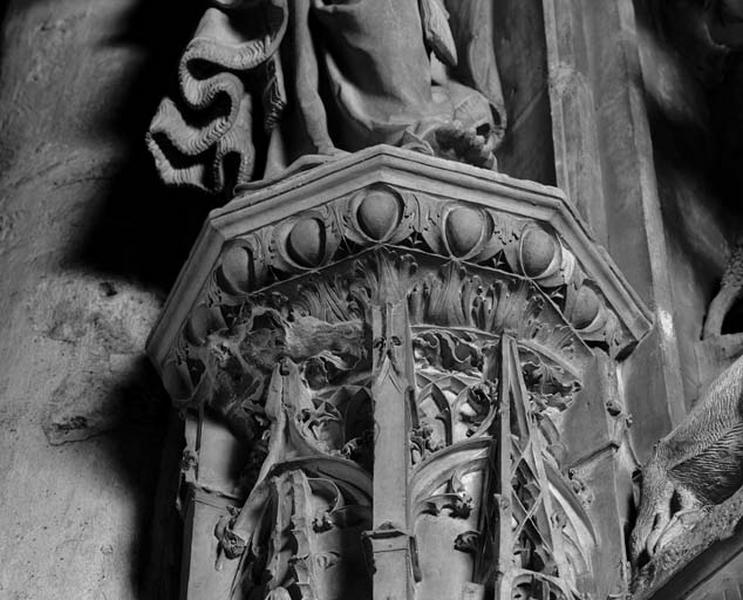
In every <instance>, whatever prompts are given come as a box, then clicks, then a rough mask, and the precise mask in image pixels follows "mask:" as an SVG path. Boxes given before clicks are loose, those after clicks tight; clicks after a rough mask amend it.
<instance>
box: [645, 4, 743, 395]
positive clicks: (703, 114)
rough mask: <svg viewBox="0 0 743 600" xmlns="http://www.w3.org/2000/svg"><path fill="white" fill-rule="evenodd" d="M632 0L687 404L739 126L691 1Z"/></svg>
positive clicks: (726, 221)
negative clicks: (731, 151)
mask: <svg viewBox="0 0 743 600" xmlns="http://www.w3.org/2000/svg"><path fill="white" fill-rule="evenodd" d="M635 4H636V9H637V14H638V29H639V31H640V33H641V38H640V39H641V44H640V48H641V59H642V68H643V80H644V86H645V90H646V104H647V106H648V116H649V118H650V124H651V133H652V140H653V151H654V161H655V166H656V174H657V178H658V189H659V195H660V200H661V205H662V211H663V222H664V229H665V237H666V240H667V244H668V270H669V273H670V275H671V277H670V279H671V283H672V291H673V302H674V307H675V311H674V321H675V325H676V330H677V338H678V345H679V354H680V359H681V365H682V369H681V372H682V375H683V378H684V399H685V405H686V408H687V409H688V408H689V407H690V406H691V404H692V402H693V401H694V400H695V399H696V398H697V397H698V396H699V393H700V387H701V386H703V384H704V383H705V380H706V379H707V378H708V377H707V376H706V375H705V374H704V373H700V367H698V364H697V363H698V357H697V352H698V347H699V340H700V338H701V332H702V324H703V322H704V317H705V313H706V310H707V306H708V304H709V302H710V300H711V299H712V297H713V296H714V294H715V293H716V291H717V286H718V285H719V281H720V277H721V276H722V272H723V270H724V267H725V260H726V255H727V246H728V240H732V239H733V238H734V237H735V235H736V230H738V229H739V227H738V225H739V223H740V216H739V212H740V211H739V209H737V207H736V204H737V203H738V202H739V200H738V198H737V193H736V186H735V182H734V181H733V180H732V178H731V171H730V167H731V166H732V165H731V161H730V158H731V156H730V154H729V152H728V150H729V148H728V145H727V144H726V142H725V140H724V137H725V136H729V135H731V132H732V131H740V129H739V128H738V125H737V123H736V120H737V117H735V115H731V110H732V111H735V109H733V106H735V104H734V103H735V98H733V97H731V93H732V92H733V86H731V85H729V84H730V82H729V81H727V82H726V81H725V78H726V71H727V69H726V63H727V62H728V59H729V57H728V56H726V53H725V52H724V51H723V50H722V49H721V48H717V49H715V48H714V47H711V46H710V45H709V44H710V43H711V42H707V43H705V42H704V39H703V34H702V33H701V32H700V31H699V30H698V29H697V28H698V27H701V25H700V24H701V23H702V21H703V18H702V14H701V13H699V12H695V10H696V9H695V8H694V5H693V3H685V2H678V3H675V4H669V5H668V6H665V7H664V6H663V4H664V3H659V2H653V1H637V2H635ZM731 117H732V118H731ZM734 169H735V167H734ZM702 362H703V363H704V362H706V361H705V360H704V357H702ZM701 370H703V367H702V369H701ZM715 374H716V373H714V372H713V373H711V374H710V375H712V376H714V375H715Z"/></svg>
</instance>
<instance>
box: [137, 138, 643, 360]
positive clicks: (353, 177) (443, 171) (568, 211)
mask: <svg viewBox="0 0 743 600" xmlns="http://www.w3.org/2000/svg"><path fill="white" fill-rule="evenodd" d="M410 176H418V177H419V179H417V180H416V181H414V182H411V180H410V179H409V177H410ZM411 183H415V184H418V185H417V186H413V187H411ZM372 184H387V185H391V186H397V187H403V188H408V189H411V190H412V189H415V191H418V192H422V193H430V194H432V195H436V196H441V195H443V194H446V192H447V191H450V192H452V193H453V194H452V196H450V197H447V199H448V200H451V201H456V200H462V201H466V202H468V203H469V204H471V205H480V206H481V207H488V208H490V209H496V210H498V209H500V210H501V211H503V212H505V213H508V214H509V215H511V216H513V217H517V218H518V217H522V218H524V217H525V218H531V219H536V220H539V221H542V222H543V223H544V224H548V225H550V226H552V227H553V228H554V229H555V231H556V232H557V233H558V234H559V236H560V237H561V238H562V239H563V240H564V241H565V243H566V245H567V246H568V247H569V248H570V251H571V252H572V253H573V254H574V255H575V256H576V258H577V259H578V261H579V264H580V265H581V266H582V267H583V269H584V270H585V271H586V274H587V275H588V277H589V278H591V279H592V280H594V281H596V282H597V284H598V286H599V288H600V289H601V291H602V293H603V294H604V295H605V297H606V299H607V302H608V304H609V306H611V307H612V308H613V309H614V311H615V312H616V314H617V316H618V317H619V318H620V320H621V322H622V323H623V325H624V326H625V327H627V329H628V331H629V332H630V334H631V335H632V337H633V338H634V341H635V343H636V342H639V341H640V340H641V339H642V338H643V337H644V336H645V335H646V334H647V333H648V332H649V331H650V329H651V327H652V324H653V316H652V312H651V311H650V310H649V309H648V308H647V307H646V306H645V305H644V303H643V302H642V300H641V299H640V298H639V296H638V295H637V293H636V292H635V291H634V290H633V289H632V288H631V287H630V286H629V284H628V283H627V281H626V279H625V278H624V276H623V275H622V274H621V273H620V272H619V270H618V268H617V267H616V265H615V263H614V261H613V260H612V259H611V257H610V256H609V255H608V253H607V252H606V250H605V249H603V248H602V247H600V246H598V245H597V244H596V242H595V241H594V239H593V237H592V236H591V234H590V232H589V231H588V227H587V225H586V223H585V222H584V221H583V220H582V219H581V218H580V216H579V215H578V214H577V211H576V209H575V207H574V206H573V205H572V204H571V203H570V202H569V201H568V200H567V198H566V197H565V195H564V194H563V193H562V192H561V191H560V190H559V189H557V188H554V187H550V186H545V185H542V184H538V183H534V182H531V181H523V180H517V179H512V178H510V177H508V176H506V175H503V174H499V173H494V172H492V171H487V170H485V169H478V168H476V167H471V166H468V165H463V164H460V163H452V162H450V161H447V160H444V159H440V158H436V157H429V156H426V155H422V154H420V153H416V152H411V151H408V150H402V149H399V148H394V147H391V146H384V145H381V146H375V147H372V148H368V149H366V150H363V151H361V152H358V153H355V154H352V155H350V156H348V157H344V158H342V159H339V160H337V161H334V162H331V163H328V164H326V165H322V166H319V167H316V168H314V169H311V170H309V171H304V172H299V173H297V174H295V175H293V176H291V177H289V178H287V179H286V180H283V181H280V182H278V183H275V184H271V185H269V186H267V187H266V188H263V189H258V190H253V191H250V192H248V193H244V194H241V195H238V196H237V197H236V198H235V199H234V200H232V201H231V202H230V203H228V204H227V205H226V206H224V207H222V208H220V209H216V210H214V211H212V212H211V213H210V215H209V217H208V219H207V221H206V223H205V224H204V226H203V228H202V230H201V232H200V234H199V237H198V239H197V242H196V244H195V245H194V247H193V248H192V251H191V253H190V255H189V257H188V260H187V261H186V264H185V266H184V268H183V269H182V271H181V273H180V274H179V276H178V279H177V280H176V283H175V285H174V287H173V291H172V292H171V294H170V296H169V298H168V300H167V302H166V304H165V307H164V309H163V312H162V314H161V317H160V319H159V320H158V322H157V324H156V326H155V328H154V329H153V331H152V334H151V335H150V338H149V340H148V343H147V350H148V353H149V354H150V356H151V357H152V360H153V362H154V363H155V366H156V368H157V369H158V371H160V370H161V368H162V364H163V361H164V360H165V358H166V355H167V353H168V351H169V349H170V348H171V347H172V344H173V342H174V340H175V339H176V337H177V335H178V332H179V331H180V328H181V326H182V324H183V322H184V320H185V319H186V317H187V315H188V313H189V312H190V311H191V310H192V309H193V306H194V305H195V303H196V300H197V298H198V297H199V295H200V294H201V293H202V292H203V289H204V286H205V284H206V282H207V281H208V279H209V275H210V273H211V271H212V270H213V268H214V267H215V265H216V263H217V261H218V259H219V256H220V253H221V251H222V248H223V246H224V244H225V243H226V242H227V241H228V240H230V239H232V238H234V237H237V236H238V235H243V234H245V233H247V232H249V231H254V230H257V229H260V228H261V227H264V226H267V225H269V224H273V223H277V222H278V221H280V220H281V219H282V218H284V217H288V216H290V215H294V214H297V213H300V212H303V211H307V210H312V209H313V208H315V207H318V206H320V205H323V204H327V203H329V202H331V201H334V200H337V199H339V198H341V197H342V196H344V195H348V194H352V193H354V192H357V191H359V190H361V189H363V188H365V187H368V186H369V185H372ZM328 186H333V187H334V188H335V189H334V190H333V193H332V194H329V193H328V191H327V188H328ZM441 186H445V187H443V188H442V187H441ZM457 190H459V192H460V194H457V193H456V192H457ZM462 191H466V193H467V196H466V197H458V196H461V192H462ZM478 195H480V196H481V197H478ZM246 224H249V226H247V227H246Z"/></svg>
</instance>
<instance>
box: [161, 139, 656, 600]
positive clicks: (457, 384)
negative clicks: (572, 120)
mask: <svg viewBox="0 0 743 600" xmlns="http://www.w3.org/2000/svg"><path fill="white" fill-rule="evenodd" d="M649 327H650V321H649V313H648V311H647V309H646V308H645V307H644V306H643V305H642V303H641V302H639V300H638V299H637V297H636V296H635V295H634V293H633V292H632V291H631V290H630V289H629V287H628V286H627V284H626V282H625V281H624V280H623V278H622V277H621V276H620V275H619V273H618V272H617V271H616V268H615V267H614V266H613V264H612V263H611V261H610V260H609V259H608V258H607V256H606V254H605V253H603V252H602V251H600V250H599V249H597V248H596V246H595V244H594V243H593V242H592V240H591V239H590V237H589V236H588V234H587V233H586V231H585V229H584V226H583V225H582V223H581V222H580V221H579V220H578V218H577V217H576V215H575V212H574V209H573V208H572V207H571V206H570V205H569V204H568V203H567V202H566V200H565V198H564V197H562V195H561V194H560V193H559V191H558V190H555V189H553V188H546V187H544V186H539V185H536V184H531V183H529V182H519V181H515V180H512V179H509V178H508V177H505V176H502V175H498V174H495V173H492V172H488V171H485V170H481V169H476V168H471V167H467V166H463V165H456V164H454V163H451V162H447V161H444V160H441V159H436V158H431V157H426V156H422V155H420V154H415V153H412V152H409V151H405V150H399V149H394V148H390V147H377V148H371V149H368V150H365V151H362V152H359V153H357V154H355V155H352V156H349V157H347V158H345V159H341V160H339V161H337V162H333V163H329V164H327V165H325V166H323V167H318V168H316V169H315V170H313V171H309V172H305V173H301V174H298V175H296V176H295V177H293V178H291V179H289V180H287V181H284V182H282V183H279V184H276V185H275V186H271V187H269V188H265V189H263V190H261V191H258V192H254V193H252V194H247V195H245V196H244V197H238V198H236V199H235V200H234V201H233V202H232V203H230V204H229V205H228V206H227V207H225V208H224V209H220V210H218V211H215V212H213V213H212V214H211V216H210V219H209V222H208V224H207V226H206V227H205V229H204V231H203V232H202V235H201V238H200V240H199V242H198V243H197V245H196V248H195V249H194V251H193V253H192V255H191V259H190V262H189V264H188V265H187V266H186V267H185V269H184V271H183V272H182V274H181V276H180V278H179V281H178V283H177V284H176V288H175V290H174V292H173V294H172V295H171V298H170V300H169V302H168V304H167V306H166V308H165V312H164V314H163V317H162V319H161V321H160V323H159V325H158V327H157V328H156V330H155V331H154V332H153V335H152V338H151V340H150V345H149V349H150V353H151V356H152V357H153V360H154V362H155V364H156V365H157V367H158V369H159V370H160V372H161V373H162V376H163V380H164V382H165V384H166V387H167V388H168V390H169V391H170V393H171V395H172V397H173V400H174V402H175V403H176V404H177V405H178V406H180V407H181V408H182V409H183V410H184V411H185V414H186V418H187V439H188V440H189V442H188V444H189V450H190V451H191V452H193V453H194V456H195V457H196V458H197V464H198V469H197V470H196V471H195V472H194V474H193V477H192V479H191V480H190V482H189V485H191V486H193V487H195V488H197V489H199V490H205V491H207V492H208V493H214V494H221V495H225V496H228V497H230V498H234V503H235V504H237V505H239V506H241V508H240V509H239V511H238V512H237V513H236V514H234V515H227V514H225V515H223V519H222V520H219V519H215V520H214V522H213V523H211V528H212V529H213V528H214V526H215V525H218V531H217V534H218V536H219V541H217V540H216V538H213V539H211V540H205V539H197V538H193V541H192V548H193V547H194V545H196V546H198V545H199V544H201V546H198V547H199V548H200V549H201V552H202V556H209V553H210V552H211V551H212V549H213V548H214V547H215V546H216V545H217V543H219V544H220V545H221V546H220V547H221V552H222V553H223V554H224V555H225V556H227V557H229V556H234V555H236V554H240V560H231V561H230V560H225V561H223V563H222V564H223V570H222V571H221V572H216V571H215V574H214V575H213V577H214V578H215V580H218V581H220V582H223V580H224V579H218V578H229V579H230V584H229V588H230V589H231V592H230V594H231V596H228V597H233V598H242V599H247V598H250V599H251V600H252V599H253V598H261V599H265V598H271V599H275V598H289V597H292V598H294V597H301V598H316V599H317V600H334V599H342V598H349V597H358V598H374V599H377V598H380V599H382V598H384V599H387V598H395V599H399V600H402V599H406V600H407V599H410V600H412V599H414V598H418V599H425V600H436V599H438V598H441V599H442V600H443V599H446V600H450V599H451V598H476V599H482V598H486V597H493V598H497V599H498V600H506V599H508V600H511V599H512V598H515V597H524V598H529V597H535V598H554V599H556V600H577V599H579V598H586V597H588V595H590V594H605V593H608V591H607V589H608V586H609V583H608V582H606V581H604V579H605V578H603V577H599V578H597V577H595V575H596V573H597V572H598V570H600V569H601V568H602V566H601V565H605V564H614V563H616V562H617V561H618V560H623V556H621V553H619V554H620V555H615V554H616V553H617V551H615V550H613V549H612V548H613V547H612V546H609V545H605V544H602V543H601V542H602V541H603V538H606V537H607V536H609V535H613V534H612V533H611V532H614V531H620V530H621V524H620V523H619V522H618V521H617V520H615V521H608V520H606V519H605V518H603V517H605V515H603V516H602V515H601V513H598V512H596V511H597V510H598V508H597V506H598V505H600V504H602V503H605V502H616V498H615V493H614V487H613V484H612V485H607V486H604V487H602V486H601V485H600V484H598V483H597V481H598V478H602V477H603V478H604V479H607V478H606V471H605V467H601V466H597V465H599V463H601V461H603V460H605V458H604V456H605V452H604V450H605V449H606V448H613V447H614V445H616V443H617V442H616V440H614V437H615V432H614V431H613V430H612V429H611V427H610V426H609V423H608V422H607V415H606V410H607V409H606V407H605V403H606V402H607V401H608V399H609V398H615V397H616V393H617V392H616V390H614V391H613V392H611V391H610V389H609V388H611V387H612V386H613V385H614V384H612V383H611V378H610V377H608V378H607V377H604V378H603V379H602V378H601V377H599V376H598V371H600V369H596V365H597V361H598V362H601V360H603V361H605V362H606V363H607V367H606V368H607V369H610V368H613V365H615V362H616V361H618V360H621V359H622V358H623V357H624V356H626V355H627V354H628V353H629V352H631V350H632V348H633V347H634V345H635V344H637V343H638V341H639V340H640V339H641V338H642V336H643V335H644V334H645V333H646V332H647V331H648V329H649ZM601 357H605V358H601ZM609 365H611V366H609ZM596 395H598V398H599V400H598V401H595V400H596V398H595V396H596ZM622 414H623V413H622ZM581 427H588V428H589V429H590V436H589V437H590V439H588V438H587V437H586V432H585V431H581ZM189 432H190V433H189ZM579 438H580V443H579V444H577V443H576V440H578V439H579ZM613 444H614V445H613ZM578 446H580V447H578ZM584 446H588V447H584ZM597 461H598V462H597ZM578 464H580V469H581V478H585V481H581V485H582V486H583V487H584V488H585V489H586V490H588V492H590V494H594V495H596V496H597V497H599V498H601V501H600V502H595V503H589V502H586V500H585V497H583V498H582V497H581V494H580V493H578V492H577V491H576V485H577V482H578V480H579V478H578V477H577V476H576V473H577V471H576V470H575V469H576V468H577V466H576V465H578ZM602 464H603V463H602ZM230 465H232V466H231V467H230ZM240 466H243V467H244V468H242V469H240V468H239V467H240ZM601 469H604V471H601ZM571 473H572V476H571V475H570V474H571ZM590 494H589V495H590ZM365 548H366V549H365ZM607 548H608V550H607ZM192 557H193V555H192ZM213 559H214V556H213V555H211V556H210V558H209V560H211V561H212V564H213ZM191 560H194V559H193V558H191ZM204 560H205V559H204ZM364 565H368V566H364ZM369 566H371V568H369ZM216 573H218V574H216ZM191 583H192V582H189V585H191ZM214 585H215V586H217V584H214ZM219 585H222V584H221V583H220V584H219ZM215 589H216V587H215ZM219 589H222V588H219ZM188 594H189V592H188V590H186V597H191V596H188ZM519 595H521V596H519ZM193 597H196V596H193Z"/></svg>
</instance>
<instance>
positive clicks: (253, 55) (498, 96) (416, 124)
mask: <svg viewBox="0 0 743 600" xmlns="http://www.w3.org/2000/svg"><path fill="white" fill-rule="evenodd" d="M492 20H493V17H492V6H491V3H490V2H489V1H488V0H447V1H446V2H445V3H444V2H442V1H441V0H395V1H394V2H390V0H361V1H359V0H354V1H352V2H351V1H347V0H334V1H333V2H319V1H315V0H291V1H288V0H258V1H250V2H248V1H239V2H215V3H212V6H211V7H209V8H208V9H207V10H206V11H205V13H204V15H203V17H202V19H201V21H200V23H199V25H198V28H197V30H196V32H195V34H194V37H193V39H192V40H191V42H190V43H189V44H188V47H187V48H186V50H185V52H184V54H183V56H182V58H181V61H180V65H179V70H178V86H177V89H176V91H175V93H174V94H172V95H171V96H168V97H166V98H165V99H164V100H163V101H162V103H161V104H160V107H159V109H158V111H157V113H156V114H155V116H154V118H153V120H152V123H151V125H150V130H149V133H148V135H147V145H148V147H149V149H150V151H151V152H152V154H153V156H154V158H155V163H156V166H157V168H158V170H159V172H160V174H161V176H162V178H163V179H164V181H165V182H167V183H170V184H175V185H190V186H195V187H198V188H201V189H204V190H207V191H211V192H228V193H229V191H230V190H231V189H232V187H233V186H235V185H236V184H246V183H248V182H250V181H251V180H254V179H263V178H268V179H271V178H273V177H275V176H277V175H278V174H279V173H281V172H282V171H283V170H284V169H286V168H287V167H288V166H289V165H290V164H291V163H293V162H294V161H296V160H298V159H300V157H304V159H305V163H309V164H318V163H322V162H324V161H327V160H329V159H330V158H331V157H333V156H339V155H343V154H344V153H345V152H349V151H351V152H352V151H356V150H359V149H362V148H365V147H367V146H371V145H374V144H380V143H387V144H394V145H400V146H408V147H412V148H417V149H419V150H421V151H424V152H428V153H437V154H439V155H442V156H446V157H448V158H451V159H455V160H462V161H464V162H469V163H471V164H477V165H479V166H485V167H488V168H492V167H494V165H495V158H494V156H493V150H494V149H495V148H496V146H497V145H498V144H499V143H500V141H501V140H502V138H503V135H504V132H505V126H506V116H505V110H504V102H503V94H502V91H501V84H500V78H499V74H498V68H497V65H496V59H495V55H494V52H493V47H492V39H493V35H492V27H493V23H492ZM432 56H434V57H437V58H432ZM401 57H405V60H401ZM439 61H441V62H440V63H439ZM436 63H438V66H436ZM441 63H443V65H442V64H441Z"/></svg>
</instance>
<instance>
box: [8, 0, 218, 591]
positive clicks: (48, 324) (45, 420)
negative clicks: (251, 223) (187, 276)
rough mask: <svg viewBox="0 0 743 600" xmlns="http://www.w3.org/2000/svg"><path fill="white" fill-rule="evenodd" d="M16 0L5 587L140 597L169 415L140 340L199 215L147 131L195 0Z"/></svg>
mask: <svg viewBox="0 0 743 600" xmlns="http://www.w3.org/2000/svg"><path fill="white" fill-rule="evenodd" d="M6 4H7V7H6V8H4V9H2V10H1V11H0V12H4V15H0V16H4V22H3V34H4V35H3V39H2V50H1V51H0V56H1V57H2V62H1V63H0V281H1V282H2V294H0V315H2V318H1V319H0V364H1V365H2V371H1V372H0V425H1V427H0V473H2V477H3V482H2V485H1V486H0V531H2V532H3V535H2V542H1V543H0V563H1V564H2V569H0V597H1V598H3V599H6V598H7V599H9V600H21V599H33V600H44V599H47V598H50V599H51V598H81V599H83V598H90V599H103V598H108V599H109V600H111V599H114V598H116V599H127V598H135V597H142V593H141V587H142V586H141V581H142V568H141V567H142V566H143V565H144V564H146V562H147V560H148V557H149V540H150V537H151V533H150V520H151V516H150V515H151V511H152V508H153V498H154V496H155V487H156V479H157V475H158V471H159V465H160V458H159V457H160V451H161V443H162V438H163V436H164V433H165V429H166V425H167V419H166V415H167V409H164V406H165V405H164V404H163V400H162V392H161V389H160V384H159V382H157V378H156V377H154V376H153V375H152V374H151V372H150V367H149V366H148V364H147V362H146V361H145V360H144V358H143V354H142V349H143V345H144V342H145V338H146V335H147V333H148V331H149V329H150V328H151V325H152V323H153V321H154V318H155V316H156V314H157V313H158V312H159V310H160V306H161V303H162V299H163V297H164V292H165V291H167V288H168V287H169V285H170V284H171V282H172V280H173V277H174V273H175V272H176V270H177V269H178V267H179V265H180V263H181V262H182V261H183V259H184V258H185V254H186V249H187V246H188V245H189V243H190V238H191V236H192V234H193V231H194V227H193V225H189V223H188V221H187V219H188V214H189V211H188V197H187V196H186V197H185V199H184V197H183V196H181V198H180V199H181V200H182V203H181V204H180V205H179V206H180V207H181V208H180V209H179V210H178V211H172V208H173V202H172V197H171V196H168V195H167V194H163V191H162V189H161V187H159V184H158V183H157V180H156V177H155V175H154V171H153V169H152V168H151V167H150V165H149V163H148V162H147V161H146V159H145V158H144V148H143V144H142V142H141V135H142V134H141V132H142V131H144V129H145V126H146V121H147V118H148V117H149V115H150V114H151V111H152V110H153V107H154V105H155V99H154V98H156V96H157V95H158V94H159V93H161V92H162V89H161V87H162V83H161V71H162V69H161V62H162V63H164V62H167V63H168V65H172V62H171V61H169V56H170V53H171V52H173V51H177V47H178V45H179V43H178V41H177V40H176V41H173V39H172V38H173V36H176V35H178V34H180V33H181V31H182V29H183V27H182V26H183V25H185V29H186V32H188V29H189V28H190V25H189V24H188V23H186V21H188V20H189V16H188V15H189V14H190V12H189V8H188V7H183V5H182V3H176V2H158V3H146V2H137V1H136V0H108V1H105V2H101V1H100V0H95V1H90V0H63V1H46V0H37V1H35V2H26V1H11V2H8V3H6ZM154 4H156V5H157V6H154ZM176 6H177V7H178V10H175V7H176ZM171 9H172V10H171ZM174 14H176V15H177V16H176V17H173V15H174ZM166 17H167V21H166ZM166 22H167V23H168V24H167V26H166V25H165V23H166ZM164 31H165V32H168V33H169V34H170V35H171V39H170V40H165V39H162V41H158V40H160V39H161V36H162V32H164ZM171 44H172V45H173V46H174V47H175V49H174V50H170V45H171ZM150 90H152V91H151V93H152V97H150V96H149V94H150ZM158 194H159V195H162V197H161V198H160V199H159V200H158V201H157V202H156V201H155V199H154V198H152V195H158ZM169 212H173V213H174V214H173V215H171V216H167V218H166V215H168V213H169ZM202 217H203V215H198V216H197V217H196V218H195V219H194V223H195V224H196V226H198V224H199V223H200V221H201V218H202Z"/></svg>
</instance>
